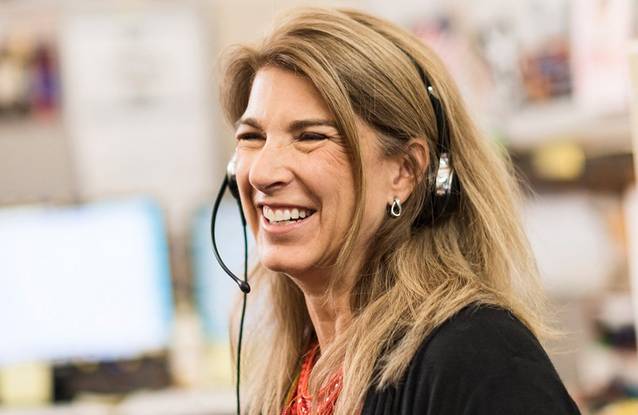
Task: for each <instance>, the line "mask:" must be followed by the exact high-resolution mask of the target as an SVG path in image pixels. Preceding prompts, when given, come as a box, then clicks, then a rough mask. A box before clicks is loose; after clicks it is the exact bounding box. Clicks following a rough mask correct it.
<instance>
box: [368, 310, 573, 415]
mask: <svg viewBox="0 0 638 415" xmlns="http://www.w3.org/2000/svg"><path fill="white" fill-rule="evenodd" d="M379 393H380V395H382V396H379V399H380V400H379V401H383V400H385V399H391V400H393V401H394V404H395V405H399V406H400V407H401V410H400V411H398V412H397V413H401V414H417V413H418V414H450V415H454V414H495V413H516V414H522V415H523V414H524V415H527V414H530V415H531V414H535V415H544V414H578V413H579V412H578V409H577V407H576V405H575V404H574V402H573V401H572V399H571V397H570V396H569V394H568V393H567V391H566V390H565V387H564V386H563V384H562V382H561V380H560V377H559V376H558V374H557V373H556V370H555V369H554V366H553V365H552V363H551V361H550V359H549V357H548V356H547V354H546V353H545V351H544V350H543V347H542V346H541V344H540V343H539V341H538V340H537V339H536V337H535V336H534V335H533V334H532V333H531V332H530V331H529V330H528V329H527V327H526V326H525V325H524V324H523V323H521V322H520V321H519V320H518V319H517V318H516V317H515V316H514V315H513V314H512V313H510V312H509V311H507V310H505V309H502V308H498V307H493V306H485V305H481V306H478V305H470V306H467V307H465V308H464V309H462V310H461V311H459V312H458V313H457V314H456V315H454V316H453V317H451V318H450V319H448V320H447V321H446V322H445V323H443V324H442V325H441V326H439V327H438V328H437V329H436V330H435V331H434V332H432V333H431V334H430V335H429V336H427V337H426V338H425V339H424V341H423V343H422V344H421V346H420V348H419V349H418V351H417V352H416V354H415V355H414V357H413V359H412V361H411V363H410V366H409V367H408V370H407V372H406V374H405V376H404V378H403V380H402V381H401V382H400V383H399V384H398V385H396V386H395V387H394V388H393V391H392V392H391V395H392V396H390V392H389V391H388V392H379ZM384 393H385V395H384ZM386 395H387V396H386Z"/></svg>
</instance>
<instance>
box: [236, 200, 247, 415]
mask: <svg viewBox="0 0 638 415" xmlns="http://www.w3.org/2000/svg"><path fill="white" fill-rule="evenodd" d="M240 210H241V208H240ZM242 227H243V229H244V284H246V286H247V287H249V286H248V238H247V237H246V223H244V224H243V226H242ZM240 288H241V287H240ZM242 292H243V297H244V298H243V300H242V306H241V318H240V320H239V336H238V338H237V385H236V393H237V415H240V414H241V412H240V409H241V406H240V403H239V402H240V400H239V379H240V376H241V371H240V369H241V342H242V339H243V337H244V318H245V317H246V299H247V296H248V291H244V290H242Z"/></svg>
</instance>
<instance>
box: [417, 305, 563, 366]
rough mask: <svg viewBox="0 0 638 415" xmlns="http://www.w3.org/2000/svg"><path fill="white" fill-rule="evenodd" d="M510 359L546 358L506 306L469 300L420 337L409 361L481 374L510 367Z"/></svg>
mask: <svg viewBox="0 0 638 415" xmlns="http://www.w3.org/2000/svg"><path fill="white" fill-rule="evenodd" d="M514 361H516V362H520V361H529V362H535V363H538V364H541V365H545V364H548V363H549V358H548V357H547V354H546V353H545V351H544V350H543V348H542V346H541V345H540V343H539V342H538V340H537V339H536V337H535V336H534V335H533V334H532V333H531V332H530V331H529V330H528V329H527V327H526V326H525V325H523V323H521V322H520V320H518V319H517V318H516V317H515V316H514V315H513V314H512V313H510V312H509V311H508V310H505V309H503V308H498V307H495V306H487V305H475V304H472V305H469V306H467V307H465V308H463V309H462V310H461V311H459V312H458V313H457V314H456V315H454V316H453V317H452V318H450V319H449V320H448V321H446V322H445V323H443V324H442V325H441V326H440V327H439V328H437V329H436V330H435V331H434V332H433V333H432V334H431V335H429V336H428V337H427V338H426V339H425V340H424V342H423V344H422V345H421V347H420V348H419V350H418V351H417V353H416V355H415V356H414V361H413V365H421V366H423V365H425V367H424V369H428V370H429V371H437V372H444V373H448V372H454V371H455V370H463V371H464V372H465V373H466V374H472V373H473V372H477V373H476V374H477V375H478V374H481V375H485V374H487V373H490V374H495V373H497V372H499V371H502V370H508V369H511V365H512V364H513V363H514ZM550 366H551V364H550Z"/></svg>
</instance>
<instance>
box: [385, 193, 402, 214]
mask: <svg viewBox="0 0 638 415" xmlns="http://www.w3.org/2000/svg"><path fill="white" fill-rule="evenodd" d="M388 213H389V214H390V217H392V218H398V217H399V216H401V201H400V200H399V199H398V198H396V197H395V198H394V200H393V201H392V204H391V205H390V206H389V209H388Z"/></svg>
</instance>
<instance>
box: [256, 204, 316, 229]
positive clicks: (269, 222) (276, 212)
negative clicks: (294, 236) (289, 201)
mask: <svg viewBox="0 0 638 415" xmlns="http://www.w3.org/2000/svg"><path fill="white" fill-rule="evenodd" d="M261 212H262V215H261V226H262V228H263V229H264V232H266V233H268V234H272V235H283V234H287V233H289V232H292V231H299V230H301V231H303V229H305V226H306V225H308V224H309V223H310V222H311V220H312V219H313V215H314V214H315V212H316V210H314V209H310V208H305V207H301V206H293V205H265V204H264V205H262V206H261Z"/></svg>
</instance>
